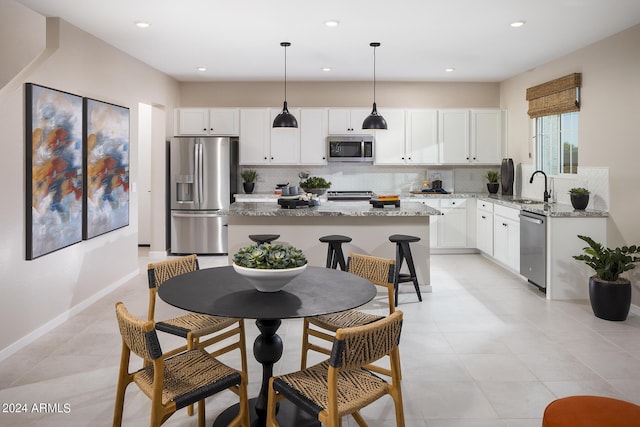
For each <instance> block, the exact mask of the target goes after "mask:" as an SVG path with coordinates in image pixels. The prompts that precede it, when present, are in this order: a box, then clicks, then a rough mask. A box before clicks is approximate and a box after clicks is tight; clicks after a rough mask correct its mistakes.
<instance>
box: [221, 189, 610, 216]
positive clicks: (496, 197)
mask: <svg viewBox="0 0 640 427" xmlns="http://www.w3.org/2000/svg"><path fill="white" fill-rule="evenodd" d="M277 198H278V196H276V195H275V194H273V193H258V194H237V195H236V200H237V201H238V202H242V200H247V199H249V200H264V201H262V202H251V203H252V204H253V205H263V204H269V205H271V210H274V209H280V207H279V206H278V205H277V204H276V203H275V201H276V200H277ZM451 198H462V199H466V198H476V199H478V200H484V201H486V202H491V203H496V204H499V205H503V206H507V207H510V208H515V209H520V210H524V211H529V212H533V213H537V214H540V215H545V216H549V217H570V218H580V217H589V218H593V217H596V218H597V217H608V216H609V213H608V212H606V211H600V210H595V209H586V210H583V211H580V210H575V209H573V206H571V205H565V204H562V203H550V204H545V203H543V202H542V201H541V200H540V201H535V200H534V201H533V202H534V203H523V202H522V201H521V200H522V199H521V198H520V197H518V196H503V195H501V194H492V195H489V194H487V193H486V192H482V193H473V192H467V193H450V194H440V193H424V194H410V193H401V194H400V200H401V205H400V209H399V210H398V211H395V212H394V211H393V209H395V208H391V207H389V206H387V207H385V208H382V209H380V208H373V207H371V205H370V204H368V203H366V202H357V203H354V202H327V201H326V200H325V201H322V202H321V205H320V206H319V207H318V208H320V209H319V210H318V211H315V212H313V213H312V212H308V213H306V214H305V213H278V214H272V215H273V216H276V215H282V216H318V215H351V216H368V215H379V216H423V215H419V214H411V213H410V212H412V209H413V207H412V206H410V205H413V203H402V201H406V200H424V199H451ZM321 200H322V198H321ZM268 201H269V203H267V202H268ZM360 203H366V204H365V205H364V206H362V205H359V206H360V207H356V205H358V204H360ZM335 204H339V207H336V206H334V205H335ZM351 205H354V206H351ZM420 205H421V206H424V205H422V204H420ZM231 206H232V208H231V209H230V212H231V210H233V205H231ZM262 208H263V207H259V206H255V207H249V206H246V207H245V208H243V209H262ZM302 209H310V208H298V209H295V210H294V209H281V210H283V211H299V210H302ZM311 209H313V208H311ZM341 209H342V210H343V212H344V213H341ZM381 210H384V212H379V211H381ZM431 210H432V211H433V213H429V214H426V215H438V214H439V213H438V211H436V210H435V209H431ZM263 212H264V211H263ZM349 212H350V213H349ZM356 212H357V213H356ZM366 212H370V213H366ZM234 214H235V215H246V216H250V214H248V213H245V214H241V213H237V211H236V212H235V213H234ZM232 215H233V214H232ZM266 215H267V214H265V213H262V214H259V215H252V216H266Z"/></svg>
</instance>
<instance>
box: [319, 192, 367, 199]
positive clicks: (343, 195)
mask: <svg viewBox="0 0 640 427" xmlns="http://www.w3.org/2000/svg"><path fill="white" fill-rule="evenodd" d="M373 196H375V193H374V192H373V191H327V200H344V201H350V200H365V201H366V200H371V198H372V197H373Z"/></svg>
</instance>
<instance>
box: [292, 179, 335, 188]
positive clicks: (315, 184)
mask: <svg viewBox="0 0 640 427" xmlns="http://www.w3.org/2000/svg"><path fill="white" fill-rule="evenodd" d="M300 187H302V188H329V187H331V182H329V181H327V180H325V179H324V178H321V177H318V176H310V177H309V178H307V179H306V180H304V181H301V182H300Z"/></svg>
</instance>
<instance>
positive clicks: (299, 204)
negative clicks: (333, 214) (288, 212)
mask: <svg viewBox="0 0 640 427" xmlns="http://www.w3.org/2000/svg"><path fill="white" fill-rule="evenodd" d="M278 204H279V205H280V207H281V208H283V209H296V208H308V207H309V206H318V201H317V200H300V199H285V198H280V199H278Z"/></svg>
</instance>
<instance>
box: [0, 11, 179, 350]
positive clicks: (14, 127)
mask: <svg viewBox="0 0 640 427" xmlns="http://www.w3.org/2000/svg"><path fill="white" fill-rule="evenodd" d="M12 3H13V2H12ZM32 18H33V19H29V20H24V22H25V25H24V26H22V27H20V32H18V33H16V34H14V35H13V37H14V38H15V39H20V37H21V32H24V33H25V34H27V33H35V34H45V31H44V29H43V28H40V26H44V25H45V20H44V19H43V18H42V17H40V16H39V15H37V14H35V13H32ZM12 19H14V16H13V14H2V15H0V27H2V26H3V25H5V23H7V22H10V21H11V20H12ZM46 25H47V28H46V34H47V40H46V44H47V46H48V47H49V49H48V50H46V51H44V52H43V53H42V54H41V55H40V57H38V58H36V60H35V61H34V62H32V63H31V64H30V65H29V66H27V67H26V68H24V69H22V70H21V71H20V72H19V73H18V74H17V76H16V77H15V78H13V79H12V80H11V81H10V82H9V83H8V84H7V85H5V86H4V87H2V88H1V89H0V128H1V129H3V137H2V139H0V146H1V147H2V168H0V179H1V182H3V183H4V185H3V190H2V197H3V202H2V203H0V236H2V245H0V324H2V325H5V327H4V328H3V332H2V334H0V359H2V358H3V357H6V356H7V355H8V354H10V353H11V352H13V351H14V350H16V349H17V348H18V347H19V346H21V345H23V344H24V343H26V342H28V341H29V340H30V339H32V338H34V337H35V336H37V335H38V334H39V333H42V332H43V331H46V329H47V328H48V327H50V326H52V325H55V324H56V323H59V322H61V321H64V319H65V318H66V317H67V316H69V315H70V314H71V313H73V312H74V311H77V310H79V309H80V308H82V307H84V306H85V305H86V304H87V303H88V302H91V301H92V300H93V299H95V298H97V297H99V296H101V295H103V294H105V293H107V292H108V291H109V290H110V289H112V288H113V287H114V286H118V285H120V284H122V283H123V281H125V280H126V279H127V278H128V277H130V276H131V275H132V274H135V273H136V272H137V268H138V263H137V243H138V241H137V211H136V210H135V209H137V208H136V207H137V200H136V199H135V198H136V197H137V194H135V193H132V194H131V197H132V203H131V210H132V212H130V213H131V215H130V225H129V226H127V227H124V228H122V229H119V230H116V231H114V232H111V233H107V234H105V235H102V236H98V237H96V238H94V239H91V240H88V241H83V242H80V243H77V244H75V245H72V246H70V247H68V248H65V249H61V250H59V251H57V252H54V253H51V254H48V255H45V256H42V257H40V258H37V259H35V260H33V261H26V260H25V203H26V202H25V172H24V170H25V135H24V129H25V127H24V120H25V113H24V111H25V105H24V83H25V82H32V83H37V84H40V85H44V86H48V87H52V88H55V89H60V90H64V91H67V92H70V93H74V94H76V95H80V96H87V97H91V98H94V99H99V100H103V101H107V102H111V103H114V104H118V105H122V106H126V107H128V108H130V112H131V147H130V148H131V150H130V153H131V154H130V155H131V159H130V163H131V168H130V177H131V182H132V184H133V183H135V182H136V180H137V167H136V165H137V160H138V158H137V147H138V145H137V137H138V135H137V130H138V119H137V117H138V103H139V102H144V103H147V104H150V105H160V106H166V107H167V109H168V110H169V111H172V110H173V107H174V106H175V105H176V104H177V101H178V99H179V93H178V83H177V82H176V81H175V80H173V79H171V78H169V77H167V76H166V75H164V74H162V73H160V72H158V71H156V70H153V69H151V68H150V67H148V66H146V65H145V64H143V63H141V62H140V61H138V60H135V59H133V58H131V57H129V56H127V55H125V54H124V53H122V52H120V51H118V50H116V49H114V48H112V47H110V46H108V45H106V44H105V43H103V42H102V41H100V40H98V39H96V38H94V37H92V36H90V35H88V34H87V33H85V32H83V31H81V30H79V29H78V28H76V27H73V26H71V25H69V24H68V23H66V22H64V21H61V20H58V19H56V18H48V19H47V20H46ZM41 44H42V45H43V46H44V45H45V43H44V41H42V43H41ZM12 59H13V58H11V57H8V58H5V57H3V63H4V61H8V62H12ZM170 132H171V129H165V132H164V133H165V135H169V134H170ZM164 139H165V138H162V141H161V147H153V148H152V150H153V153H152V156H155V155H158V156H159V157H160V158H159V160H158V161H160V162H162V163H161V164H164V163H163V162H164ZM154 143H155V141H154ZM159 185H160V186H162V187H164V181H162V182H161V183H160V184H159ZM162 221H163V220H162ZM114 302H115V301H114Z"/></svg>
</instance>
